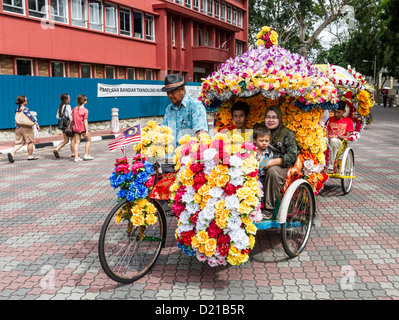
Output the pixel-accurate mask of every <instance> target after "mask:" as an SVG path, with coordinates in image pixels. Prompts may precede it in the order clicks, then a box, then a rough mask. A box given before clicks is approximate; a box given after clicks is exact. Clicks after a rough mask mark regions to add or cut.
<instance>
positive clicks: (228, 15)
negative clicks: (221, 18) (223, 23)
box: [227, 6, 231, 23]
mask: <svg viewBox="0 0 399 320" xmlns="http://www.w3.org/2000/svg"><path fill="white" fill-rule="evenodd" d="M227 22H228V23H231V6H227Z"/></svg>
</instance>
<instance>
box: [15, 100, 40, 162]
mask: <svg viewBox="0 0 399 320" xmlns="http://www.w3.org/2000/svg"><path fill="white" fill-rule="evenodd" d="M15 104H16V105H18V107H17V108H16V109H15V146H14V148H13V149H12V151H11V152H10V153H8V155H7V156H8V161H10V162H11V163H13V162H14V156H15V153H16V152H17V151H18V150H19V149H20V148H22V146H23V145H24V144H25V143H26V144H28V147H27V149H28V160H37V159H38V158H37V157H35V156H33V141H34V140H35V135H34V132H33V126H36V128H37V130H40V127H39V124H38V123H37V121H36V118H35V117H33V116H32V115H31V114H30V112H29V109H28V108H27V107H26V105H27V104H28V99H27V98H26V97H25V96H18V97H17V102H16V103H15Z"/></svg>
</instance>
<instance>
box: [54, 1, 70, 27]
mask: <svg viewBox="0 0 399 320" xmlns="http://www.w3.org/2000/svg"><path fill="white" fill-rule="evenodd" d="M67 5H68V2H67V0H51V7H52V8H51V19H53V20H54V21H57V22H62V23H68V8H67Z"/></svg>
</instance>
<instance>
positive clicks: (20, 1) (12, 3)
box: [3, 0, 25, 14]
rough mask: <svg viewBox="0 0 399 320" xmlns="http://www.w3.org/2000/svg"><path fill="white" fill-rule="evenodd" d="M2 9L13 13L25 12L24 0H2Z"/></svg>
mask: <svg viewBox="0 0 399 320" xmlns="http://www.w3.org/2000/svg"><path fill="white" fill-rule="evenodd" d="M3 10H4V11H8V12H13V13H20V14H24V13H25V0H3Z"/></svg>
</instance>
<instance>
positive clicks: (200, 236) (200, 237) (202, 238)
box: [196, 230, 209, 244]
mask: <svg viewBox="0 0 399 320" xmlns="http://www.w3.org/2000/svg"><path fill="white" fill-rule="evenodd" d="M196 237H197V239H198V241H199V243H202V244H204V243H206V241H207V240H208V239H209V235H208V233H207V232H206V231H204V230H202V231H200V232H198V233H197V234H196Z"/></svg>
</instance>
